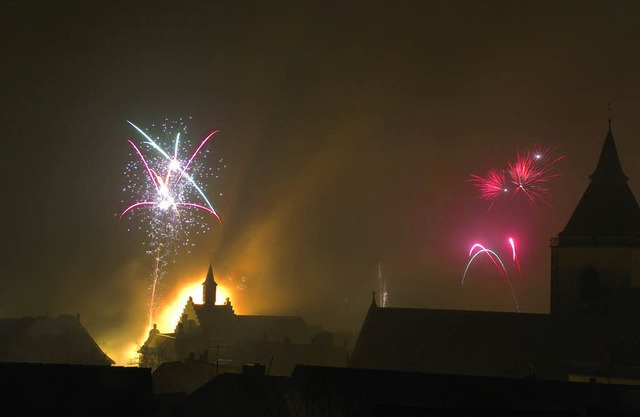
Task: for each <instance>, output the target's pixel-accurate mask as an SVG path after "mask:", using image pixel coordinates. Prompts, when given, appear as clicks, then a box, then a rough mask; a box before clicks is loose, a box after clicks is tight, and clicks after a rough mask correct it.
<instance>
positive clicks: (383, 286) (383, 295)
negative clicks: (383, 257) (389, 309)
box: [378, 262, 388, 307]
mask: <svg viewBox="0 0 640 417" xmlns="http://www.w3.org/2000/svg"><path fill="white" fill-rule="evenodd" d="M378 285H379V287H380V307H386V306H387V297H388V293H387V282H386V281H385V280H384V279H383V278H382V266H381V265H380V262H378Z"/></svg>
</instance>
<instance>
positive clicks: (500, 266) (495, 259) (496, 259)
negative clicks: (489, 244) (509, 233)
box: [461, 238, 520, 312]
mask: <svg viewBox="0 0 640 417" xmlns="http://www.w3.org/2000/svg"><path fill="white" fill-rule="evenodd" d="M509 243H510V244H511V245H512V248H514V249H513V253H514V259H517V257H516V255H515V245H514V243H513V239H512V238H509ZM483 253H484V254H486V255H487V256H488V257H489V259H490V260H491V262H492V263H493V265H494V266H495V267H496V269H497V270H498V272H500V276H501V277H502V280H503V281H504V282H505V284H506V285H507V287H508V288H509V290H510V291H511V297H512V298H513V303H514V304H515V307H516V311H517V312H520V306H519V304H518V299H517V298H516V293H515V290H514V288H513V286H512V285H511V280H510V279H509V274H508V272H507V268H506V267H505V265H504V262H502V259H500V256H498V254H497V253H496V252H495V251H493V250H491V249H488V248H486V247H484V245H482V244H480V243H474V244H473V245H472V246H471V249H469V257H470V259H469V261H468V262H467V266H466V267H465V269H464V273H463V274H462V282H461V285H464V280H465V278H466V276H467V272H468V271H469V268H470V267H471V264H472V263H473V261H474V260H475V259H476V258H477V257H478V256H480V254H483Z"/></svg>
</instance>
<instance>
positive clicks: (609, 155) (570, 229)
mask: <svg viewBox="0 0 640 417" xmlns="http://www.w3.org/2000/svg"><path fill="white" fill-rule="evenodd" d="M589 179H590V183H589V185H588V186H587V189H586V190H585V192H584V194H583V195H582V198H581V199H580V201H579V203H578V205H577V207H576V209H575V210H574V212H573V215H572V216H571V218H570V219H569V221H568V223H567V225H566V226H565V228H564V230H563V231H562V232H560V233H559V234H558V237H559V238H560V239H561V240H562V239H563V238H585V237H589V238H598V237H604V238H607V237H629V236H633V235H636V234H637V233H638V232H640V206H638V202H637V201H636V198H635V196H634V195H633V193H632V191H631V189H630V188H629V185H628V183H627V181H628V177H627V176H626V175H625V174H624V172H623V170H622V164H621V163H620V158H619V156H618V150H617V149H616V144H615V141H614V139H613V134H612V133H611V127H609V131H608V132H607V136H606V138H605V141H604V144H603V146H602V151H601V153H600V158H599V159H598V164H597V166H596V169H595V171H594V172H593V174H591V176H589Z"/></svg>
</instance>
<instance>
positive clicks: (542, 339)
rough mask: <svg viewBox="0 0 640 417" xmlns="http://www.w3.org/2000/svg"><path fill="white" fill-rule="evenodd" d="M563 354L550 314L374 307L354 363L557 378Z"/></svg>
mask: <svg viewBox="0 0 640 417" xmlns="http://www.w3.org/2000/svg"><path fill="white" fill-rule="evenodd" d="M561 354H562V352H561V351H559V349H558V348H557V335H556V332H555V330H554V326H553V323H552V321H551V316H549V315H547V314H530V313H504V312H486V311H461V310H429V309H413V308H379V307H375V306H372V307H371V308H370V309H369V311H368V313H367V316H366V317H365V320H364V323H363V325H362V328H361V330H360V335H359V336H358V340H357V341H356V345H355V348H354V350H353V353H352V356H351V361H350V366H352V367H356V368H371V369H386V370H398V371H419V372H432V373H445V374H458V375H485V376H498V377H500V376H502V377H504V376H515V377H526V376H528V375H529V374H531V373H535V374H536V375H539V376H543V377H548V378H554V377H560V376H561V375H560V374H558V369H559V368H560V364H561V363H562V362H563V361H562V360H561V358H560V355H561ZM556 374H557V375H556Z"/></svg>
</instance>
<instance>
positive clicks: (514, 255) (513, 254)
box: [509, 237, 520, 271]
mask: <svg viewBox="0 0 640 417" xmlns="http://www.w3.org/2000/svg"><path fill="white" fill-rule="evenodd" d="M509 245H510V246H511V258H512V259H513V262H515V263H516V265H517V267H518V271H520V261H519V260H518V254H517V253H516V244H515V242H514V240H513V238H512V237H510V238H509Z"/></svg>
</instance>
